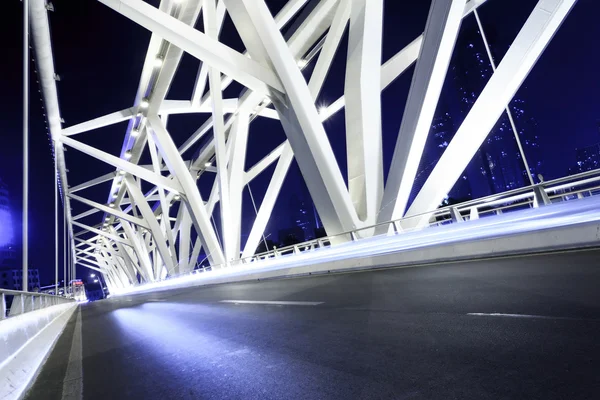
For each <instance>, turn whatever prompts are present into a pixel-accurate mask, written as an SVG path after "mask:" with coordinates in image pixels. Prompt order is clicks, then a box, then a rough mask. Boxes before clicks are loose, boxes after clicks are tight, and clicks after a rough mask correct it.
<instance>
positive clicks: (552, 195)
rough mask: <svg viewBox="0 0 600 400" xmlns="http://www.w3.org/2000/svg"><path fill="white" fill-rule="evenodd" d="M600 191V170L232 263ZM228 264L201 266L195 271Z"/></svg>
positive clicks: (302, 250) (411, 229) (238, 263)
mask: <svg viewBox="0 0 600 400" xmlns="http://www.w3.org/2000/svg"><path fill="white" fill-rule="evenodd" d="M598 193H600V169H597V170H593V171H587V172H583V173H579V174H576V175H571V176H568V177H563V178H559V179H554V180H551V181H547V182H542V183H539V184H537V185H531V186H525V187H522V188H518V189H513V190H509V191H506V192H503V193H498V194H494V195H491V196H486V197H482V198H479V199H475V200H469V201H466V202H463V203H459V204H454V205H448V206H445V207H440V208H438V209H436V210H432V211H428V212H426V213H421V214H417V215H411V216H409V217H404V218H401V219H398V220H393V221H387V222H382V223H379V224H375V225H370V226H365V227H360V228H357V229H354V230H352V231H348V232H342V233H339V234H335V235H330V236H326V237H323V238H318V239H313V240H309V241H306V242H303V243H299V244H294V245H290V246H286V247H281V248H274V249H273V250H269V251H266V252H263V253H259V254H255V255H253V256H250V257H246V258H240V259H238V260H234V261H232V262H231V263H230V264H229V265H228V266H241V265H244V264H249V263H254V262H259V261H261V260H265V259H269V258H275V257H280V256H284V255H291V254H299V253H302V252H305V251H314V250H316V249H319V248H323V247H328V246H330V245H331V243H333V242H338V243H341V242H349V241H356V240H360V239H361V238H366V237H372V236H373V233H374V232H380V233H379V234H385V235H393V234H402V233H404V232H408V231H414V230H419V229H423V228H425V227H433V226H439V225H445V224H449V223H460V222H464V221H467V220H475V219H479V218H481V217H485V216H489V215H497V214H502V213H504V212H507V211H513V210H520V209H524V208H538V207H541V206H545V205H548V204H552V203H556V202H561V201H572V200H577V199H581V198H584V197H589V196H594V195H596V194H598ZM423 221H424V222H423ZM361 233H362V234H361ZM225 267H226V266H225V265H215V266H210V267H204V268H202V267H201V268H200V269H197V270H195V271H193V272H191V273H198V272H203V271H206V270H210V269H212V268H225Z"/></svg>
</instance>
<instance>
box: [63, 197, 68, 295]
mask: <svg viewBox="0 0 600 400" xmlns="http://www.w3.org/2000/svg"><path fill="white" fill-rule="evenodd" d="M64 194H66V192H65V193H64ZM65 200H66V199H64V200H63V295H64V296H66V295H67V202H66V201H65Z"/></svg>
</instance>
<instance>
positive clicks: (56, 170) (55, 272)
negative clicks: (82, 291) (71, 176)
mask: <svg viewBox="0 0 600 400" xmlns="http://www.w3.org/2000/svg"><path fill="white" fill-rule="evenodd" d="M56 163H57V160H56V143H54V295H55V296H58V169H57V164H56Z"/></svg>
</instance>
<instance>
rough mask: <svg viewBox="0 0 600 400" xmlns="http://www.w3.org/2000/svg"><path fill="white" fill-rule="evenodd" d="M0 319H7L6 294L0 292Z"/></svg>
mask: <svg viewBox="0 0 600 400" xmlns="http://www.w3.org/2000/svg"><path fill="white" fill-rule="evenodd" d="M0 297H1V298H0V320H2V319H6V295H5V294H4V293H0Z"/></svg>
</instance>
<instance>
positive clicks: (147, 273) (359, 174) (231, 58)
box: [31, 0, 576, 289]
mask: <svg viewBox="0 0 600 400" xmlns="http://www.w3.org/2000/svg"><path fill="white" fill-rule="evenodd" d="M99 1H100V2H101V3H104V4H105V5H106V6H108V7H110V8H112V9H113V10H114V11H115V12H117V13H120V14H122V15H123V16H125V17H127V18H129V19H130V20H131V21H133V22H134V23H137V24H139V25H141V26H143V27H144V28H146V29H148V30H149V31H150V32H152V36H151V39H150V43H149V45H148V50H147V54H146V58H145V62H144V66H143V69H142V73H141V79H140V84H139V87H138V91H137V94H136V97H135V101H134V103H133V105H132V106H131V107H129V108H126V109H123V110H117V111H115V112H114V113H111V114H108V115H104V116H100V117H98V118H96V119H93V120H91V121H87V122H84V123H81V124H78V125H74V126H69V127H66V128H62V127H61V126H60V123H59V122H56V121H54V122H53V123H51V124H50V128H51V133H52V137H53V139H54V141H55V143H56V147H57V163H58V165H59V170H60V175H61V181H62V182H63V187H64V188H65V191H66V196H67V198H66V199H65V200H66V201H65V204H66V206H67V208H68V210H70V206H69V200H74V201H76V202H79V203H82V204H85V205H86V206H88V207H89V210H88V211H86V212H84V213H82V214H79V215H75V216H72V215H70V212H69V213H68V222H69V223H70V228H69V231H70V236H71V239H72V247H73V256H74V257H75V260H76V262H77V263H79V264H80V265H83V266H87V267H89V268H92V269H94V270H97V271H99V272H101V273H103V274H104V276H105V278H106V282H107V284H108V285H109V286H110V287H111V289H119V288H122V287H126V286H130V285H135V284H138V283H140V282H152V281H156V280H159V279H162V278H164V277H165V276H167V275H175V274H180V273H185V272H189V271H191V270H193V269H194V267H195V265H196V263H197V260H198V257H199V254H200V252H201V250H202V249H204V253H205V254H206V255H207V257H208V260H209V261H210V263H211V264H213V265H223V266H226V265H228V264H229V263H231V262H232V261H234V260H236V259H239V258H240V257H246V256H250V255H253V254H254V253H255V251H256V249H257V247H258V245H259V242H260V239H261V236H262V234H263V231H264V230H265V227H266V225H267V222H268V220H269V217H270V215H271V212H272V210H273V207H274V204H275V200H276V198H277V197H278V194H279V192H280V189H281V187H282V184H283V182H284V179H285V176H286V173H287V171H288V169H289V168H290V165H291V162H292V160H293V159H294V158H295V160H296V162H297V164H298V166H299V168H300V171H301V173H302V175H303V177H304V179H305V182H306V185H307V187H308V190H309V192H310V194H311V197H312V199H313V202H314V204H315V206H316V209H317V210H318V213H319V215H320V217H321V219H322V222H323V224H324V227H325V228H326V231H327V233H328V234H330V235H335V234H337V233H341V232H346V231H351V230H354V229H356V228H360V227H365V226H371V225H374V224H376V223H377V222H382V221H389V220H393V219H399V218H401V217H402V216H411V215H421V214H422V215H423V217H422V218H421V219H419V218H413V219H411V220H410V221H411V224H419V221H427V219H428V216H427V214H426V213H427V212H428V211H432V210H434V209H435V208H436V207H437V206H438V205H439V204H440V202H441V200H442V199H443V198H444V196H446V194H447V193H448V191H449V190H450V189H451V188H452V186H453V185H454V183H455V182H456V180H457V179H458V178H459V176H460V174H461V173H462V171H463V170H464V169H465V167H466V166H467V164H468V162H469V160H470V159H471V158H472V157H473V155H474V154H475V152H476V151H477V149H478V148H479V146H480V145H481V144H482V142H483V141H484V140H485V137H486V135H487V134H488V133H489V132H490V130H491V129H492V127H493V125H494V124H495V123H496V121H497V120H498V119H499V117H500V116H501V114H502V113H503V112H504V111H505V109H506V107H507V104H508V103H509V101H510V100H511V99H512V97H513V96H514V94H515V93H516V91H517V90H518V89H519V87H520V85H521V84H522V82H523V81H524V79H525V77H526V76H527V74H528V73H529V71H530V70H531V68H532V67H533V66H534V64H535V62H536V61H537V59H538V58H539V56H540V54H541V53H542V52H543V50H544V48H545V47H546V45H547V44H548V42H549V41H550V40H551V38H552V37H553V35H554V34H555V32H556V31H557V29H558V27H559V26H560V24H561V22H562V21H563V19H564V18H565V17H566V15H567V14H568V12H569V10H570V9H571V7H572V6H573V5H574V4H575V2H576V0H540V1H539V2H538V3H537V5H536V6H535V8H534V10H533V11H532V13H531V15H530V17H529V18H528V19H527V21H526V22H525V24H524V26H523V27H522V29H521V31H520V32H519V34H518V35H517V37H516V38H515V40H514V43H513V45H512V46H511V47H510V49H509V50H508V52H507V53H506V55H505V56H504V58H503V59H502V62H501V63H500V64H499V65H498V66H497V68H496V70H495V72H494V74H493V76H492V77H491V79H490V80H489V82H488V83H487V85H486V86H485V89H484V90H483V92H482V93H481V95H480V96H479V98H478V99H477V101H476V103H475V105H474V106H473V108H472V110H471V111H470V113H469V114H468V116H467V117H466V119H465V120H464V123H463V124H462V125H461V126H460V128H459V130H458V132H457V133H456V135H455V136H454V138H453V140H452V142H451V143H450V144H449V146H448V148H447V150H446V151H445V152H444V154H443V156H442V157H441V159H440V160H439V162H438V163H437V165H436V166H435V168H434V169H433V172H432V173H431V175H430V177H429V178H428V180H427V181H426V182H425V184H424V186H423V187H422V189H421V190H420V192H419V193H418V195H417V197H416V199H415V200H414V202H412V205H411V206H410V208H408V209H407V203H408V199H409V195H410V192H411V189H412V186H413V181H414V178H415V175H416V174H417V169H418V166H419V162H420V160H421V156H422V153H423V148H424V146H425V141H426V139H427V135H428V133H429V130H430V127H431V122H432V119H433V116H434V112H435V109H436V106H437V103H438V99H439V96H440V92H441V90H442V85H443V82H444V79H445V76H446V72H447V69H448V65H449V62H450V58H451V55H452V52H453V48H454V44H455V41H456V39H457V35H458V32H459V29H460V25H461V21H462V20H463V19H464V18H467V17H469V16H471V15H473V14H475V15H476V13H477V11H476V10H477V8H478V7H479V6H481V5H482V4H484V3H485V2H486V0H470V1H468V0H433V1H432V4H431V8H430V13H429V16H428V20H427V24H426V26H425V29H424V33H423V34H422V35H421V36H419V37H417V38H415V39H414V41H412V42H411V43H409V44H408V45H407V46H406V47H405V48H404V49H402V50H401V51H399V52H398V53H397V54H395V55H394V56H393V57H391V58H390V59H388V60H385V62H383V63H382V21H383V12H384V9H383V0H289V1H288V2H287V3H286V4H285V6H283V8H281V10H280V11H279V12H277V13H276V15H272V14H271V12H270V11H269V8H268V7H267V5H266V4H265V0H162V1H161V2H160V5H159V7H158V8H156V7H153V6H152V5H149V4H147V3H145V2H144V1H142V0H99ZM491 1H498V0H491ZM32 3H33V4H32V6H31V7H32V8H31V12H32V13H35V12H37V13H45V10H43V11H42V9H41V8H40V7H43V0H33V1H32ZM226 14H228V15H229V17H230V18H231V21H232V22H233V25H234V26H235V29H236V30H237V32H238V34H239V36H240V38H241V40H242V42H243V44H244V46H245V48H246V51H245V52H244V53H242V52H239V51H236V50H234V49H232V48H231V47H228V46H227V45H225V44H224V43H222V42H221V41H220V34H221V28H222V26H223V24H224V20H225V16H226ZM38 16H39V15H38ZM44 18H46V17H45V16H44ZM34 19H35V18H34ZM200 19H201V23H200ZM43 23H44V21H42V22H40V21H39V18H38V21H32V25H35V24H38V27H39V24H43ZM45 24H46V25H47V21H45ZM199 25H201V26H203V30H202V31H201V30H199V29H197V28H196V26H199ZM34 28H35V26H34ZM346 30H348V35H347V39H346V36H345V32H346ZM34 34H35V32H34ZM43 34H44V32H41V33H39V35H38V36H39V37H38V38H34V39H36V52H40V51H45V50H48V49H49V48H50V47H49V41H48V42H47V43H44V41H43V39H44V36H43ZM342 40H347V41H348V49H349V50H348V52H347V55H346V57H345V58H346V70H345V71H346V72H345V86H344V93H343V96H341V97H340V98H338V99H337V100H336V101H335V102H333V103H332V104H331V105H329V106H327V107H325V108H323V107H322V108H319V107H317V106H316V104H315V101H316V99H317V97H318V96H319V93H320V91H321V90H322V88H323V86H324V83H325V81H326V78H327V76H328V72H329V70H330V67H331V65H332V61H333V59H334V56H335V54H336V51H337V49H338V47H339V46H340V43H341V41H342ZM44 45H46V47H44ZM40 47H42V49H40ZM184 53H188V54H190V55H191V56H193V57H195V58H197V59H199V60H200V61H201V63H200V67H199V69H198V72H197V75H196V79H195V81H194V82H190V85H193V94H192V96H191V98H190V99H185V100H180V99H178V100H173V99H167V98H166V95H167V93H168V90H169V88H170V86H171V83H172V81H173V78H174V76H175V74H176V71H177V67H178V65H179V63H180V61H181V59H182V55H183V54H184ZM38 58H39V57H38ZM415 62H416V65H415V70H414V73H413V78H412V84H411V88H410V92H409V95H408V100H407V105H406V109H405V113H404V119H403V121H402V124H401V126H400V131H399V134H398V137H397V141H396V147H395V151H394V156H393V160H392V164H391V168H390V171H389V174H388V178H387V181H386V183H385V184H384V179H383V176H384V171H383V160H382V138H381V92H382V91H383V90H385V89H386V87H388V85H390V84H391V83H392V82H393V81H394V80H395V79H396V78H398V77H399V76H400V75H401V74H402V73H404V72H405V71H406V70H407V69H408V68H409V67H410V66H411V65H413V64H414V63H415ZM42 64H43V63H42ZM309 65H310V66H311V69H312V73H310V74H307V73H304V74H303V69H305V68H307V67H308V66H309ZM40 70H44V71H45V72H50V73H53V68H52V63H51V52H50V64H49V65H46V66H44V65H41V66H40ZM44 71H42V72H44ZM42 75H43V74H42ZM306 75H308V77H306ZM50 76H51V75H50ZM233 81H235V82H237V83H239V84H241V85H243V87H244V90H242V92H241V93H240V94H239V96H238V97H237V98H226V97H224V93H225V90H226V89H227V88H228V87H229V86H230V85H231V84H232V82H233ZM43 82H45V80H44V77H43V76H42V83H43ZM47 82H50V81H47ZM52 85H54V82H53V81H52V82H51V84H49V86H52ZM48 90H52V87H50V88H49V89H47V88H46V87H44V97H45V101H46V103H47V104H49V105H50V107H49V108H51V107H52V103H53V101H54V99H55V97H56V92H55V89H54V93H50V94H49V93H48V92H47V91H48ZM344 108H345V122H346V131H345V132H346V143H347V149H346V151H347V160H348V165H347V166H340V165H338V163H337V161H336V158H335V157H334V153H333V150H332V146H331V144H330V141H329V140H328V137H327V134H326V130H325V128H324V125H323V122H324V121H325V120H327V119H328V118H330V117H331V116H332V115H334V114H335V113H338V112H339V111H341V110H342V109H344ZM48 112H49V113H48V115H49V119H52V118H56V119H58V120H60V115H59V112H58V108H57V107H56V108H55V109H53V110H52V111H51V110H48ZM185 113H194V114H197V113H207V114H210V117H209V118H208V119H207V120H206V122H204V123H203V124H202V126H200V127H199V128H198V129H197V130H196V131H195V132H194V133H193V134H192V135H190V136H189V138H187V140H186V141H185V142H184V143H183V144H182V145H180V146H179V147H177V146H176V144H175V142H174V140H173V138H172V136H171V134H170V133H169V125H168V121H169V119H168V118H169V116H170V115H174V114H185ZM256 118H269V119H274V120H278V121H279V122H280V123H281V126H282V127H283V130H284V132H285V135H286V137H287V140H286V141H284V142H283V143H281V144H280V145H279V146H277V147H276V148H275V149H274V150H273V151H272V152H270V153H269V154H268V155H266V156H265V157H264V158H263V159H262V160H260V161H258V162H257V163H256V164H254V165H253V166H252V167H250V168H249V169H247V170H246V169H245V166H246V151H247V143H248V137H249V126H250V124H251V123H252V122H253V121H254V120H255V119H256ZM123 121H128V126H127V130H126V136H125V140H124V144H123V147H122V150H121V154H120V155H119V156H115V155H111V154H109V153H107V152H105V151H102V150H99V149H97V148H95V147H93V146H90V145H88V144H85V143H84V142H83V141H80V140H78V138H77V135H78V134H80V133H83V132H87V131H90V130H94V129H98V128H101V127H105V126H108V125H112V124H117V123H119V122H123ZM51 122H52V121H51ZM200 143H202V146H200V148H198V147H199V144H200ZM63 146H66V147H70V148H72V149H74V150H77V151H80V152H83V153H85V154H87V155H88V156H90V157H93V158H96V159H98V160H101V161H102V162H104V163H107V164H109V165H111V166H113V167H114V168H115V171H114V172H111V173H109V174H106V175H103V176H100V177H97V178H95V179H92V180H90V181H88V182H86V183H82V184H79V185H77V186H74V187H70V188H68V189H66V188H67V185H65V182H66V169H65V166H64V156H63ZM191 149H194V150H196V151H195V153H193V154H194V155H193V157H191V158H190V156H185V155H186V154H191V153H192V152H190V150H191ZM144 151H149V154H150V159H151V163H150V164H149V165H140V164H139V161H140V158H141V155H142V153H143V152H144ZM273 164H275V168H274V172H273V174H272V176H271V178H270V183H269V185H268V187H267V189H266V193H265V195H264V199H263V200H262V203H261V204H260V207H259V208H258V210H257V213H256V217H255V219H254V223H253V225H252V228H251V231H250V233H249V235H248V238H247V240H246V242H245V245H244V246H243V247H242V241H241V233H242V232H241V226H242V199H243V196H242V193H243V191H244V188H245V187H246V186H247V185H248V184H249V183H250V182H251V181H252V180H253V179H254V178H256V177H257V176H258V175H259V174H261V173H265V172H264V171H265V170H267V168H268V167H269V166H271V165H273ZM344 167H345V168H347V176H348V179H347V182H346V181H345V179H344V178H343V174H342V170H341V168H344ZM207 174H216V177H215V179H214V184H213V186H212V192H211V193H210V195H209V196H208V198H203V197H202V196H201V194H200V191H199V189H198V180H199V179H201V178H202V177H203V176H206V175H207ZM106 182H110V184H111V188H110V193H109V198H108V201H107V202H106V203H104V204H100V203H98V202H95V201H92V200H90V199H89V198H86V196H85V190H86V189H88V188H90V187H92V186H95V185H99V184H103V183H106ZM142 182H146V183H149V184H151V185H152V189H151V190H148V191H145V192H144V191H143V190H142ZM216 211H218V213H219V216H220V218H219V222H220V226H216V225H215V224H214V223H213V219H212V216H213V214H214V213H215V212H216ZM95 213H102V214H103V217H102V218H103V219H102V221H101V223H100V224H97V225H95V226H89V225H86V224H84V223H82V222H81V220H82V219H83V218H85V217H88V216H90V215H92V214H95ZM74 228H75V229H76V230H77V231H76V232H75V231H74ZM374 233H376V230H365V231H363V232H362V234H363V235H366V234H374Z"/></svg>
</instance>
